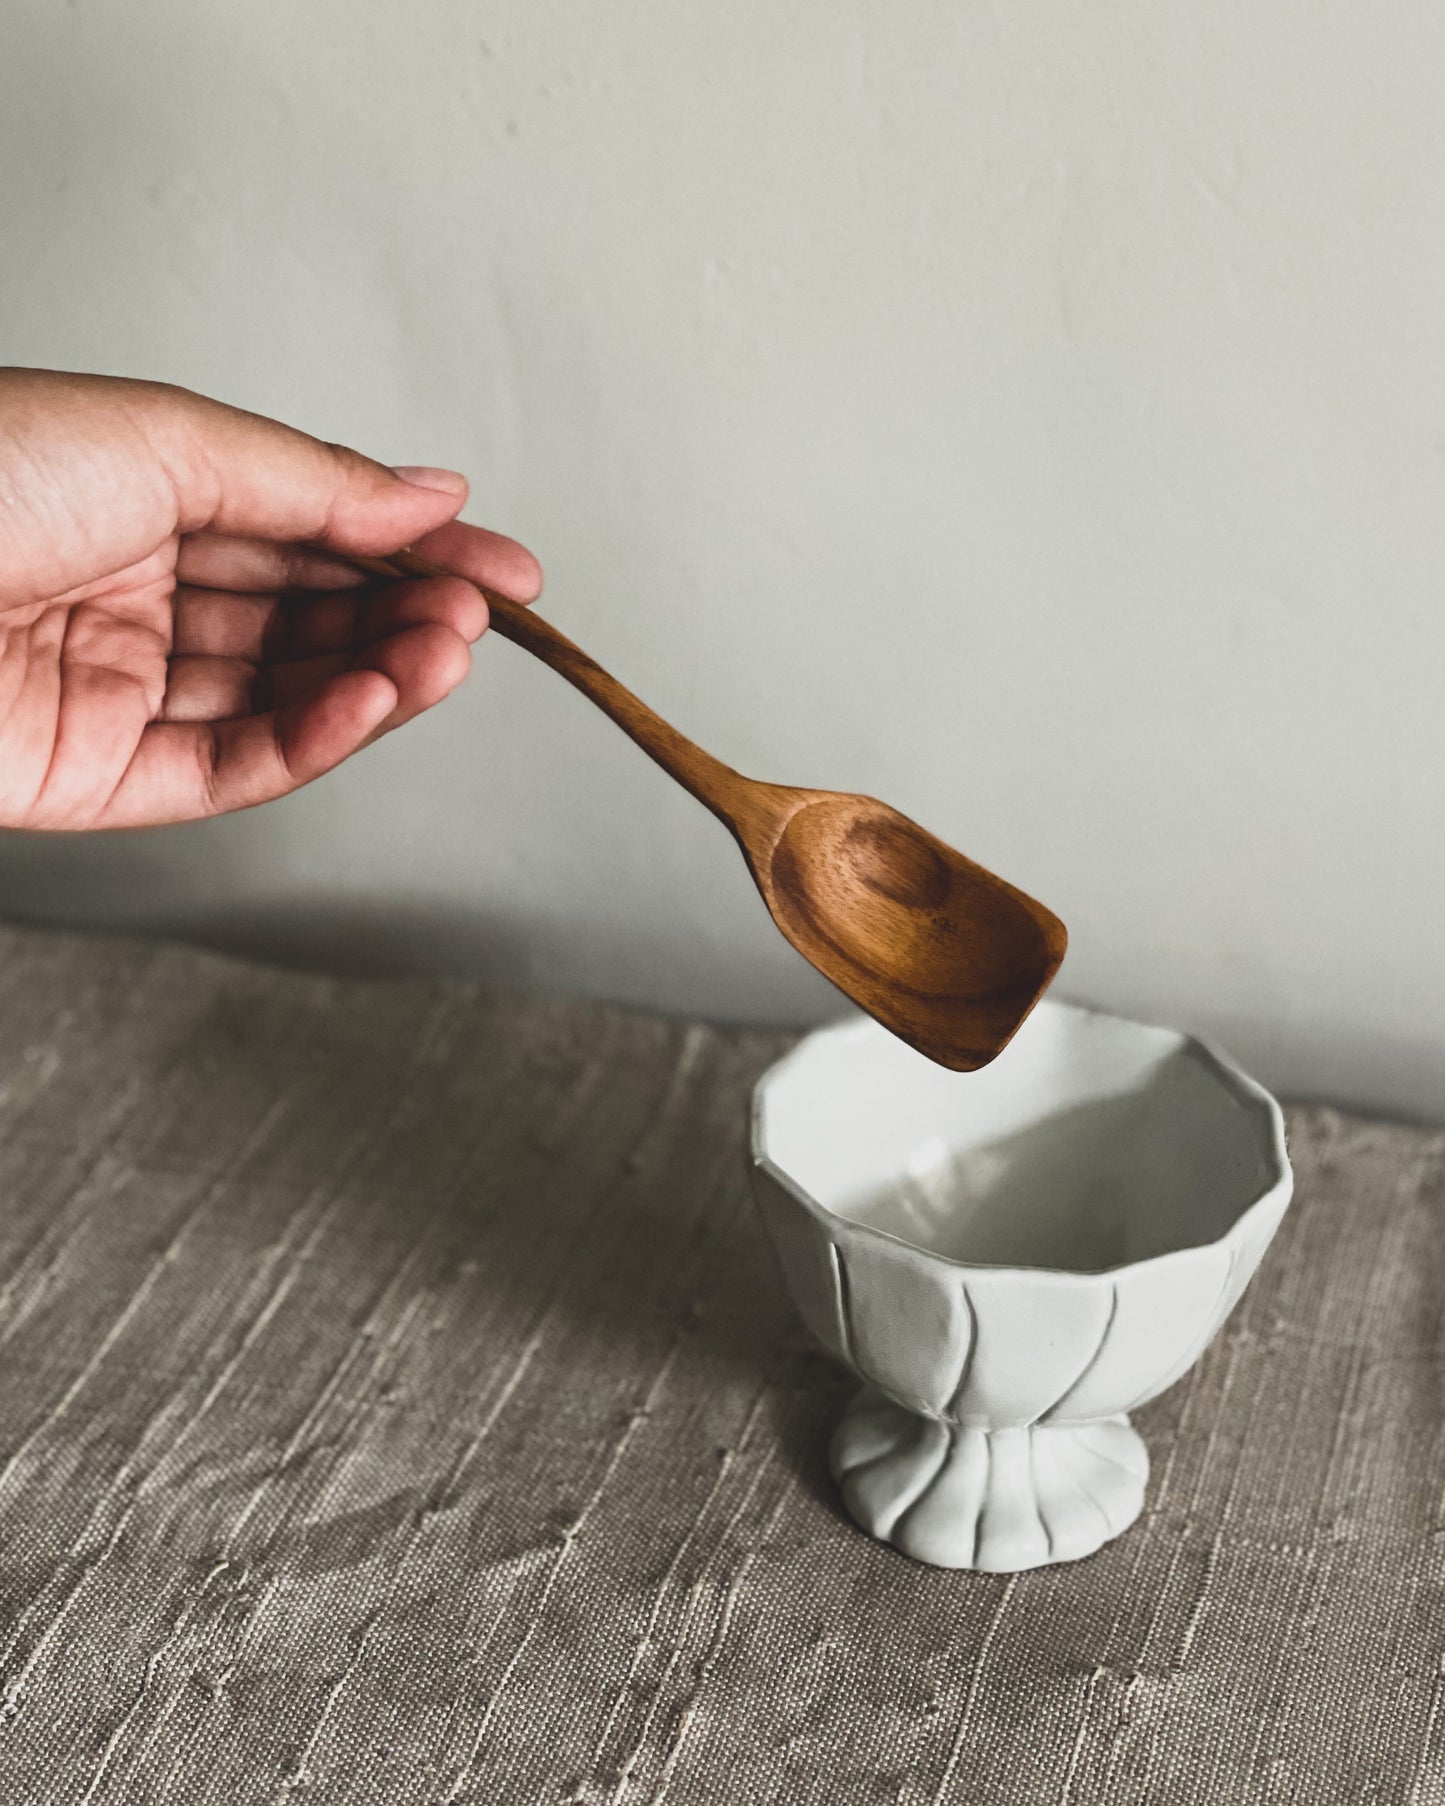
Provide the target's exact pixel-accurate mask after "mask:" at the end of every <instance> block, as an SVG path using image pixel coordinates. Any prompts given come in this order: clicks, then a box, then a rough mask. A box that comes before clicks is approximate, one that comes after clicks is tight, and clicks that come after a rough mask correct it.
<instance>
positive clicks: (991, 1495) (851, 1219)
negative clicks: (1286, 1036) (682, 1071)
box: [752, 1000, 1292, 1573]
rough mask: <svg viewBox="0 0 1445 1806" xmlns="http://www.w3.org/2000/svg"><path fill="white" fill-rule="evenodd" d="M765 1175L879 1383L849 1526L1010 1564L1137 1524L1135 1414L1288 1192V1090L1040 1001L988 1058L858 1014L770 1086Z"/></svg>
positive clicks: (1243, 1267) (1179, 1371) (1184, 1351)
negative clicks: (976, 1059) (1277, 1090)
mask: <svg viewBox="0 0 1445 1806" xmlns="http://www.w3.org/2000/svg"><path fill="white" fill-rule="evenodd" d="M752 1163H753V1180H754V1189H755V1192H756V1196H757V1201H758V1205H759V1207H760V1209H761V1212H762V1216H763V1220H764V1222H765V1224H766V1226H767V1229H768V1232H769V1235H770V1236H771V1239H772V1242H773V1245H774V1247H775V1248H776V1250H777V1254H778V1258H779V1261H780V1263H781V1266H782V1270H783V1274H784V1277H785V1279H786V1281H787V1284H788V1287H789V1290H790V1291H791V1293H792V1296H793V1299H794V1301H795V1303H796V1304H797V1307H798V1310H799V1312H800V1313H801V1315H802V1318H803V1320H804V1322H805V1323H806V1324H807V1326H808V1328H809V1329H810V1330H811V1331H812V1333H813V1334H814V1335H815V1336H816V1337H817V1339H818V1340H819V1341H820V1342H821V1343H822V1344H823V1346H824V1347H825V1348H827V1349H828V1350H830V1351H831V1353H832V1354H834V1355H835V1356H836V1357H837V1358H838V1359H839V1360H840V1361H842V1362H844V1363H845V1364H846V1365H847V1366H848V1367H850V1368H851V1369H852V1370H853V1372H854V1373H856V1374H857V1376H858V1378H859V1379H860V1380H861V1381H862V1382H863V1390H862V1392H861V1393H859V1395H858V1396H857V1397H856V1398H855V1399H854V1401H853V1402H852V1404H851V1405H850V1406H849V1407H848V1409H847V1410H846V1412H845V1414H844V1416H843V1418H842V1421H841V1422H840V1423H839V1425H838V1429H837V1432H836V1434H835V1436H834V1439H833V1444H832V1454H831V1465H832V1469H833V1474H834V1476H835V1478H836V1479H837V1481H838V1483H839V1485H840V1487H841V1490H842V1494H843V1499H844V1502H845V1504H846V1506H847V1508H848V1511H849V1513H850V1515H851V1516H852V1517H853V1518H854V1520H855V1521H856V1522H857V1523H858V1524H859V1525H861V1527H862V1528H863V1529H864V1530H866V1531H867V1532H868V1533H869V1534H870V1535H872V1536H875V1537H878V1538H880V1539H881V1540H883V1541H885V1542H888V1543H891V1544H892V1545H893V1546H894V1547H895V1548H897V1549H899V1550H901V1551H902V1552H903V1553H904V1554H905V1555H909V1556H912V1557H913V1558H915V1559H916V1560H918V1561H923V1562H931V1563H934V1564H936V1565H938V1566H941V1567H950V1568H975V1569H979V1570H982V1571H985V1572H991V1573H996V1572H1008V1571H1013V1570H1016V1569H1020V1568H1031V1567H1037V1566H1040V1565H1042V1564H1044V1563H1046V1562H1055V1561H1071V1560H1075V1559H1077V1558H1079V1557H1081V1556H1084V1555H1088V1554H1090V1553H1092V1552H1093V1551H1094V1550H1095V1549H1098V1548H1099V1547H1100V1546H1101V1545H1102V1544H1103V1543H1105V1542H1107V1541H1108V1540H1109V1539H1110V1538H1112V1537H1114V1536H1117V1535H1118V1534H1119V1532H1120V1531H1122V1530H1124V1529H1125V1528H1126V1527H1127V1526H1128V1525H1129V1524H1131V1523H1132V1522H1133V1520H1134V1519H1135V1517H1137V1515H1138V1513H1139V1511H1140V1509H1141V1507H1142V1505H1143V1501H1144V1491H1145V1483H1146V1481H1147V1478H1148V1471H1149V1459H1148V1454H1147V1451H1146V1450H1145V1447H1144V1443H1143V1441H1142V1440H1141V1438H1140V1437H1139V1435H1138V1433H1137V1432H1136V1431H1135V1430H1134V1428H1133V1426H1132V1425H1131V1424H1130V1422H1129V1413H1130V1412H1131V1411H1133V1410H1134V1409H1135V1408H1136V1407H1137V1406H1139V1405H1142V1404H1144V1403H1145V1402H1146V1401H1147V1400H1149V1399H1151V1398H1153V1397H1155V1396H1156V1395H1157V1394H1158V1393H1160V1392H1163V1391H1164V1390H1165V1389H1166V1388H1167V1387H1169V1386H1172V1385H1173V1384H1174V1382H1175V1381H1176V1380H1178V1379H1179V1378H1181V1377H1182V1375H1183V1374H1184V1373H1185V1372H1187V1370H1188V1369H1189V1368H1190V1366H1192V1365H1193V1363H1194V1362H1195V1361H1196V1360H1198V1358H1199V1356H1200V1355H1201V1354H1202V1353H1203V1351H1204V1349H1205V1347H1206V1346H1207V1345H1208V1343H1209V1341H1210V1338H1211V1337H1212V1336H1213V1335H1214V1334H1215V1332H1216V1331H1217V1330H1218V1328H1219V1326H1220V1324H1221V1323H1223V1321H1224V1319H1225V1318H1226V1317H1227V1316H1228V1314H1229V1313H1230V1311H1231V1310H1232V1309H1233V1308H1234V1306H1235V1304H1236V1303H1237V1301H1238V1299H1239V1297H1240V1294H1241V1293H1242V1292H1243V1290H1244V1288H1245V1286H1246V1285H1247V1284H1248V1283H1249V1280H1250V1277H1251V1275H1252V1274H1253V1273H1254V1270H1255V1268H1256V1267H1257V1266H1258V1264H1259V1261H1260V1258H1261V1256H1262V1255H1263V1254H1264V1251H1265V1249H1266V1247H1267V1246H1268V1245H1269V1241H1270V1238H1271V1236H1272V1235H1273V1234H1274V1232H1275V1229H1276V1228H1277V1227H1278V1225H1279V1221H1280V1218H1281V1216H1282V1215H1283V1213H1284V1210H1285V1207H1286V1205H1287V1204H1288V1202H1289V1198H1290V1192H1291V1186H1292V1178H1291V1173H1290V1166H1289V1160H1288V1157H1287V1155H1286V1151H1285V1141H1284V1126H1283V1120H1282V1118H1281V1115H1280V1110H1279V1106H1278V1104H1277V1103H1276V1102H1275V1100H1274V1099H1273V1098H1272V1097H1271V1096H1270V1095H1269V1093H1268V1092H1267V1091H1265V1090H1264V1089H1263V1088H1262V1087H1261V1086H1260V1085H1258V1084H1256V1083H1255V1081H1254V1080H1253V1079H1251V1078H1249V1077H1247V1076H1246V1075H1245V1074H1244V1073H1243V1072H1241V1071H1240V1070H1239V1068H1238V1067H1236V1066H1235V1065H1234V1064H1233V1063H1232V1062H1231V1061H1229V1060H1228V1059H1227V1058H1226V1057H1225V1056H1224V1055H1223V1054H1221V1053H1219V1052H1218V1051H1217V1050H1215V1049H1214V1048H1212V1047H1210V1046H1208V1045H1207V1044H1206V1043H1204V1042H1202V1041H1200V1040H1198V1039H1195V1038H1193V1037H1191V1036H1187V1035H1183V1034H1179V1033H1176V1032H1175V1031H1172V1030H1169V1029H1162V1028H1153V1027H1148V1026H1146V1025H1144V1024H1142V1023H1137V1022H1130V1021H1126V1020H1123V1019H1122V1018H1119V1017H1116V1016H1109V1015H1104V1014H1101V1013H1099V1012H1097V1011H1091V1010H1085V1009H1079V1008H1075V1007H1073V1006H1071V1005H1068V1004H1063V1003H1055V1002H1052V1001H1047V1000H1046V1001H1045V1002H1043V1003H1041V1004H1040V1005H1039V1006H1038V1008H1037V1009H1036V1010H1035V1011H1034V1013H1033V1014H1032V1015H1031V1016H1030V1018H1029V1019H1028V1021H1027V1022H1026V1023H1025V1024H1024V1026H1023V1028H1022V1029H1021V1030H1020V1031H1019V1033H1018V1035H1017V1036H1016V1037H1015V1038H1014V1040H1013V1041H1012V1042H1011V1043H1010V1045H1009V1046H1008V1047H1007V1048H1006V1049H1005V1050H1004V1052H1003V1053H1002V1054H1001V1055H1000V1056H999V1057H998V1059H997V1060H995V1061H994V1062H993V1063H992V1064H991V1065H989V1066H986V1067H984V1068H983V1069H982V1070H981V1071H979V1072H974V1073H955V1072H948V1071H945V1070H944V1069H942V1068H941V1067H938V1066H934V1065H933V1064H931V1063H930V1062H929V1061H927V1060H925V1059H924V1058H922V1056H920V1055H919V1054H916V1053H914V1052H913V1051H912V1050H911V1049H909V1048H907V1047H905V1046H904V1045H903V1044H902V1043H901V1042H900V1041H897V1040H895V1039H894V1038H893V1037H892V1036H891V1035H889V1034H888V1033H886V1031H884V1030H883V1029H880V1028H879V1027H877V1025H876V1024H874V1023H872V1022H870V1021H868V1020H867V1019H866V1018H859V1019H857V1020H850V1021H847V1022H844V1023H842V1024H839V1025H838V1026H835V1027H832V1028H827V1029H822V1030H819V1031H818V1032H817V1033H816V1034H813V1035H810V1036H808V1037H807V1038H806V1039H805V1040H804V1041H802V1042H801V1043H800V1044H799V1045H798V1046H797V1047H796V1048H795V1049H794V1050H793V1051H792V1052H791V1053H789V1054H788V1055H787V1056H786V1057H785V1058H784V1059H782V1060H781V1061H779V1062H778V1064H777V1065H775V1066H774V1067H772V1068H771V1069H770V1070H769V1071H768V1072H767V1073H765V1074H764V1075H763V1077H762V1078H761V1079H760V1080H759V1082H758V1085H757V1087H756V1090H755V1092H754V1098H753V1122H752Z"/></svg>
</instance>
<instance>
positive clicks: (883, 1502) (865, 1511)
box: [831, 1388, 1149, 1574]
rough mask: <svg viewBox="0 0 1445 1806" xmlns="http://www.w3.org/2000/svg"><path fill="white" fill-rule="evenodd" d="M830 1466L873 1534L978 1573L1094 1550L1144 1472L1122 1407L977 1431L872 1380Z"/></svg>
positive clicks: (919, 1556)
mask: <svg viewBox="0 0 1445 1806" xmlns="http://www.w3.org/2000/svg"><path fill="white" fill-rule="evenodd" d="M831 1464H832V1469H833V1477H834V1479H835V1480H837V1482H838V1484H839V1486H840V1487H841V1488H842V1492H843V1502H844V1504H845V1505H846V1506H847V1508H848V1512H849V1515H850V1516H851V1517H852V1518H853V1520H854V1522H855V1523H857V1524H858V1525H859V1526H860V1527H861V1528H862V1529H864V1530H866V1531H867V1532H868V1534H869V1535H870V1536H876V1537H877V1538H878V1539H879V1540H880V1541H882V1542H885V1543H891V1544H892V1545H893V1547H894V1548H895V1549H898V1550H900V1551H901V1552H902V1553H903V1554H904V1555H909V1556H912V1558H913V1559H914V1560H915V1561H922V1562H929V1563H931V1564H932V1565H933V1566H934V1567H939V1568H973V1569H975V1570H977V1571H978V1572H980V1573H984V1574H1010V1573H1014V1572H1016V1571H1018V1570H1019V1569H1021V1568H1039V1567H1043V1566H1044V1565H1045V1564H1046V1563H1048V1562H1055V1561H1077V1560H1078V1559H1079V1558H1080V1557H1081V1556H1084V1555H1092V1554H1093V1552H1094V1551H1095V1550H1096V1549H1098V1548H1101V1547H1102V1546H1103V1545H1104V1544H1105V1543H1107V1542H1109V1541H1110V1540H1111V1539H1112V1538H1113V1537H1116V1536H1118V1534H1119V1532H1120V1531H1121V1530H1125V1529H1127V1528H1128V1526H1129V1525H1130V1524H1132V1523H1133V1521H1134V1519H1135V1518H1136V1517H1138V1515H1139V1511H1140V1509H1141V1507H1142V1506H1143V1503H1144V1485H1145V1482H1146V1480H1147V1479H1148V1477H1149V1456H1148V1452H1147V1451H1146V1449H1145V1447H1144V1444H1143V1442H1142V1441H1141V1440H1140V1438H1139V1435H1138V1433H1137V1431H1135V1430H1134V1429H1133V1428H1131V1426H1130V1423H1129V1420H1128V1418H1127V1417H1108V1418H1102V1419H1100V1420H1099V1421H1098V1422H1097V1423H1087V1424H1028V1425H1021V1426H1018V1427H1015V1428H1011V1429H1002V1430H984V1429H977V1428H972V1427H966V1426H962V1425H957V1424H945V1423H937V1422H935V1421H934V1420H932V1419H930V1418H924V1417H916V1416H914V1414H913V1413H912V1412H911V1411H905V1410H904V1409H903V1407H902V1406H901V1405H895V1404H894V1403H892V1401H891V1400H889V1399H886V1398H884V1397H883V1396H882V1395H881V1394H880V1393H878V1392H875V1391H873V1390H872V1389H871V1388H870V1389H868V1390H865V1391H863V1392H861V1393H859V1394H858V1396H857V1397H856V1398H855V1399H854V1400H853V1402H852V1403H851V1404H850V1405H849V1407H848V1409H847V1410H846V1412H845V1413H844V1415H843V1418H842V1421H841V1422H840V1423H839V1425H838V1428H837V1431H836V1432H835V1434H834V1437H833V1447H832V1454H831Z"/></svg>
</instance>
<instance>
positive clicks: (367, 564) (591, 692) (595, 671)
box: [326, 547, 747, 827]
mask: <svg viewBox="0 0 1445 1806" xmlns="http://www.w3.org/2000/svg"><path fill="white" fill-rule="evenodd" d="M326 556H327V557H329V558H336V557H340V558H341V560H342V562H343V563H346V564H350V565H353V566H355V568H356V569H357V570H359V571H364V572H366V573H367V574H368V575H369V576H372V577H383V578H389V579H392V580H395V579H397V578H405V577H451V576H454V575H456V573H455V572H453V571H447V570H443V568H442V567H441V566H440V565H438V564H433V563H431V561H430V560H429V559H426V558H421V557H419V556H418V555H417V554H416V553H415V552H394V553H393V554H392V555H391V557H390V558H363V557H360V556H358V555H356V554H354V553H349V552H348V553H341V554H338V553H336V552H333V551H332V550H331V549H330V548H329V547H328V548H326ZM465 581H467V582H471V579H470V578H467V579H465ZM476 587H477V588H478V589H480V590H481V592H482V595H483V596H484V597H485V598H486V602H487V609H488V611H489V613H490V615H491V620H492V628H493V630H494V631H495V632H497V633H499V634H501V636H502V638H503V639H507V640H511V641H512V643H513V645H516V646H520V647H521V648H522V649H523V651H525V652H530V653H531V654H532V656H533V657H534V658H539V659H541V661H542V663H543V664H544V665H548V666H550V667H551V669H552V670H554V671H555V672H556V673H557V675H558V676H559V677H565V678H566V680H567V682H568V683H569V684H571V685H572V687H573V688H574V689H577V690H580V691H581V692H582V694H583V695H584V696H585V697H586V698H587V699H588V701H589V702H593V703H595V704H596V705H597V707H598V708H599V709H601V710H602V713H603V714H604V715H606V716H607V717H608V718H609V719H610V720H612V721H615V722H616V724H617V725H618V727H620V728H621V729H622V731H623V733H624V734H626V735H627V737H628V738H629V739H630V740H632V741H634V742H635V743H636V744H637V745H638V746H640V747H641V748H642V750H643V751H644V752H645V753H646V754H647V755H648V757H649V758H650V759H653V760H655V761H656V762H657V764H659V765H660V766H661V767H662V769H663V770H664V771H665V772H666V773H667V774H668V776H669V777H671V778H674V779H675V780H676V781H677V782H678V783H679V784H681V785H682V787H683V789H684V790H686V791H688V792H689V794H690V795H692V796H695V797H696V798H697V800H698V801H699V802H700V803H701V804H702V805H703V807H704V808H706V809H710V810H711V811H712V813H713V814H714V815H716V816H717V817H718V819H719V820H720V821H723V822H725V823H726V824H727V825H728V826H729V827H732V825H733V822H734V806H733V805H734V804H735V802H736V800H737V798H738V794H739V792H740V791H742V790H744V789H745V788H746V787H747V780H746V779H745V778H742V777H740V776H739V775H738V773H737V772H735V771H733V770H732V769H731V768H730V767H729V766H727V765H724V764H723V763H722V761H721V760H720V759H715V758H713V756H712V754H711V753H707V752H704V751H703V749H702V748H701V747H700V746H697V745H695V744H694V743H693V741H691V740H689V739H688V738H687V736H686V735H685V734H680V733H679V732H678V731H677V729H676V728H675V727H674V726H673V725H672V723H671V722H669V721H664V720H663V718H662V716H661V715H659V714H657V713H655V712H654V711H653V710H652V709H650V708H648V706H647V704H646V703H645V702H643V701H642V699H641V698H640V697H637V696H634V695H633V693H632V691H631V690H629V689H628V688H627V687H626V686H625V685H624V684H620V683H618V681H617V679H616V678H615V677H614V676H613V675H612V673H611V672H610V671H607V670H604V668H603V667H602V666H601V665H599V664H598V663H597V660H596V659H595V658H593V657H591V655H590V654H588V653H586V652H584V651H583V650H582V648H581V647H580V646H577V645H574V644H573V642H572V641H571V640H569V639H568V638H567V636H566V634H565V633H560V632H559V631H558V630H557V628H555V627H554V626H553V625H552V623H551V622H550V621H548V620H545V619H544V618H543V617H542V616H541V615H539V614H534V613H533V611H532V610H531V609H530V608H524V607H523V606H522V604H521V603H520V602H513V601H512V599H511V598H510V597H509V596H502V595H498V594H497V592H496V591H495V590H491V589H487V588H485V587H484V586H483V585H481V584H477V585H476Z"/></svg>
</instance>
